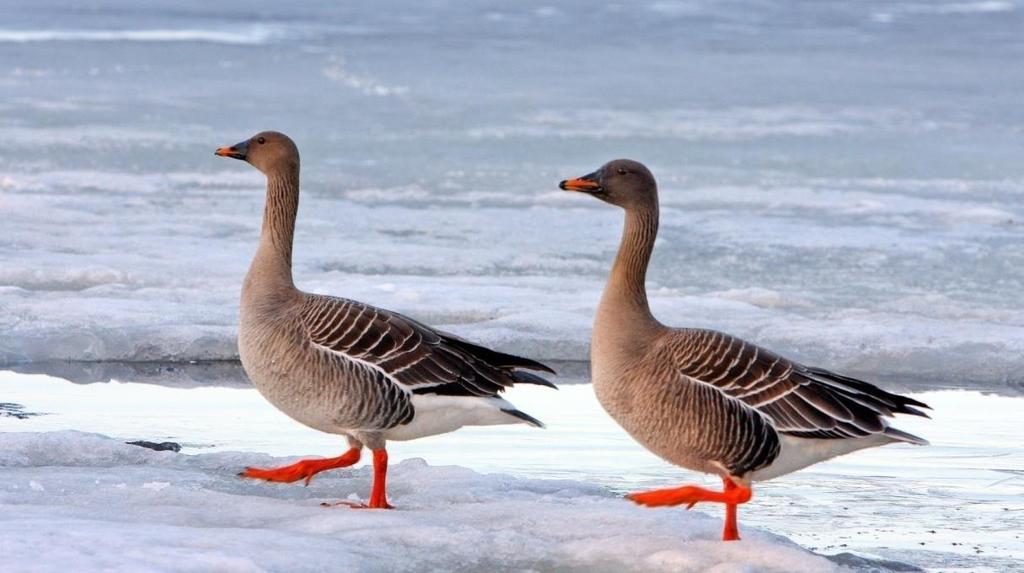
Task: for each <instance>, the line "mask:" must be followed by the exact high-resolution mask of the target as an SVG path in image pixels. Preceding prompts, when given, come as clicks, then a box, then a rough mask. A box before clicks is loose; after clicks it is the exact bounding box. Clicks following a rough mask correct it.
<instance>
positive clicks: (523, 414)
mask: <svg viewBox="0 0 1024 573" xmlns="http://www.w3.org/2000/svg"><path fill="white" fill-rule="evenodd" d="M501 411H502V412H505V413H506V414H508V415H509V416H513V417H516V418H519V419H520V420H522V421H524V422H526V423H527V424H530V425H531V426H534V427H536V428H543V427H544V422H541V421H540V420H538V419H537V418H534V417H533V416H531V415H529V414H527V413H526V412H522V411H520V410H515V409H511V410H506V409H504V408H503V409H502V410H501Z"/></svg>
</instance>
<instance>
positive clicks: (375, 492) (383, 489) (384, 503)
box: [369, 448, 393, 509]
mask: <svg viewBox="0 0 1024 573" xmlns="http://www.w3.org/2000/svg"><path fill="white" fill-rule="evenodd" d="M387 478H388V451H387V450H385V449H384V448H381V449H379V450H373V488H372V489H371V490H370V504H369V506H370V507H371V508H375V509H393V507H392V505H391V504H390V503H388V496H387Z"/></svg>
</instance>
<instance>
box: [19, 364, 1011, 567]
mask: <svg viewBox="0 0 1024 573" xmlns="http://www.w3.org/2000/svg"><path fill="white" fill-rule="evenodd" d="M207 375H208V372H200V373H199V374H198V375H197V377H198V378H202V377H203V376H207ZM168 377H172V375H170V376H168ZM156 380H159V377H156V376H154V377H150V378H149V382H151V383H147V384H144V383H137V382H135V383H128V382H117V381H112V382H109V383H94V384H74V383H71V382H69V381H66V380H63V379H60V378H54V377H50V376H46V375H25V374H18V373H13V372H5V373H0V395H3V396H5V399H6V400H9V401H11V402H14V403H17V404H19V405H20V406H22V410H21V411H22V412H28V413H32V414H38V415H35V416H31V417H23V418H15V417H10V416H8V417H5V416H3V415H2V412H0V432H6V433H5V434H0V476H3V480H0V481H2V482H3V483H4V484H5V486H4V487H5V488H6V489H4V490H3V495H4V497H3V498H2V503H3V504H4V510H5V511H4V512H3V515H5V516H10V517H6V518H0V527H6V528H10V529H9V530H17V529H20V528H23V527H26V526H27V525H28V523H30V522H31V523H32V524H37V525H38V526H39V527H41V530H40V532H39V533H38V535H39V536H41V537H42V538H45V537H46V536H47V535H49V534H50V532H51V529H50V528H52V527H55V525H54V524H53V523H50V522H51V521H52V520H55V519H56V518H58V517H68V518H74V519H75V520H76V522H75V523H76V525H75V528H76V531H78V530H79V529H80V530H81V532H82V533H81V535H82V536H84V538H83V540H82V541H81V543H82V545H83V546H87V545H89V544H90V543H99V544H102V546H104V547H114V546H117V544H119V543H129V544H133V545H134V544H143V546H144V547H143V548H141V549H138V551H140V552H141V553H139V554H138V556H137V557H132V559H136V558H137V559H139V561H138V562H139V563H144V562H146V561H145V559H146V555H147V554H148V553H147V551H149V549H146V548H152V551H153V552H154V553H152V554H148V555H161V554H163V552H164V551H167V552H170V553H171V554H172V555H176V554H177V553H176V552H177V551H180V550H182V549H181V546H182V545H184V546H191V544H193V543H195V542H196V540H195V536H196V535H198V534H196V533H195V532H191V531H190V529H189V528H192V527H200V528H214V529H215V533H212V534H211V535H213V536H214V537H213V538H214V539H224V540H225V542H226V543H227V540H231V541H230V543H228V546H227V547H224V548H221V549H220V550H219V551H217V552H212V553H210V554H209V556H210V557H211V558H212V557H214V556H215V557H217V558H218V559H241V558H242V557H244V556H247V555H249V554H248V553H246V550H245V547H246V545H247V544H248V543H250V542H252V543H259V544H263V543H265V542H266V543H270V545H269V547H273V548H276V547H277V543H284V542H285V541H284V540H285V539H288V540H292V541H289V542H294V543H297V544H298V545H297V546H299V547H307V546H308V547H310V550H312V551H317V550H319V549H318V548H320V547H323V546H324V545H323V544H328V543H329V542H332V541H331V540H333V542H337V541H338V540H339V539H340V540H341V541H342V542H344V543H346V544H347V543H353V542H354V541H355V538H354V537H352V536H353V535H355V534H356V532H358V533H359V535H361V536H369V535H370V534H369V533H367V531H369V530H372V529H373V528H377V527H384V528H393V529H398V530H400V531H403V532H407V534H408V535H413V536H414V538H415V539H417V540H419V541H413V540H408V539H404V536H403V540H402V541H400V542H397V543H394V544H392V545H390V546H388V547H390V549H387V548H386V547H385V545H386V543H387V541H386V540H380V541H379V545H374V544H372V543H371V545H369V546H368V548H367V547H363V548H361V549H359V550H356V549H354V548H351V547H348V546H347V545H346V546H345V547H346V548H345V549H335V550H334V553H337V554H338V558H339V559H352V560H353V561H352V563H353V565H352V566H353V567H356V566H357V565H356V564H358V566H359V567H365V568H369V569H371V570H372V569H374V568H376V567H378V566H379V567H381V568H382V569H385V570H386V569H388V568H389V567H392V565H393V564H394V563H398V562H401V560H403V559H410V557H409V556H410V555H414V554H415V555H420V553H418V552H421V551H426V552H429V553H432V555H431V556H430V557H429V559H435V560H439V561H423V562H421V563H425V564H427V565H425V566H428V567H434V566H437V567H440V568H445V565H444V564H445V563H448V564H449V566H456V565H457V566H456V568H458V567H463V568H466V569H479V570H484V569H491V568H496V569H499V570H519V569H523V568H529V567H534V568H535V569H537V570H581V571H583V570H594V569H595V568H596V569H597V570H600V569H601V568H602V567H605V568H607V570H610V571H611V570H637V571H650V570H666V571H679V570H682V571H689V570H694V571H703V570H706V569H708V568H710V567H712V566H713V565H716V564H724V563H731V564H732V565H731V566H739V564H744V565H746V566H749V567H750V569H742V568H740V569H735V570H743V571H745V570H754V571H798V570H807V571H822V570H827V569H828V568H829V567H831V566H832V563H831V562H826V561H821V560H818V561H816V560H813V559H811V557H810V556H808V555H806V554H802V553H800V552H799V551H796V550H794V549H793V546H792V545H790V544H789V542H786V541H784V540H781V539H780V538H778V537H775V535H778V536H784V537H785V538H788V539H789V540H792V542H796V543H798V544H800V545H801V546H803V547H806V548H808V549H810V550H812V551H816V552H819V553H822V554H826V555H830V556H832V558H833V559H837V560H838V561H839V562H841V563H845V562H847V561H846V560H845V559H848V558H849V557H850V555H844V554H848V553H853V554H854V555H857V556H860V557H863V558H865V561H863V562H856V564H857V565H858V566H857V567H855V569H857V570H861V571H871V570H874V571H888V570H900V569H899V568H898V567H896V568H895V569H893V568H890V567H885V566H883V565H881V564H880V560H887V561H891V562H894V563H896V564H903V565H905V566H908V567H910V566H912V567H913V568H912V569H910V570H926V571H1007V570H1012V569H1013V567H1016V566H1017V565H1019V563H1020V560H1021V559H1024V538H1022V536H1024V533H1022V531H1024V504H1022V503H1021V500H1022V499H1024V480H1022V477H1024V440H1022V438H1021V436H1020V430H1019V421H1018V413H1019V411H1020V408H1021V407H1022V406H1024V400H1022V398H1021V397H1019V396H999V395H993V394H983V393H979V392H976V391H967V390H942V391H924V392H921V391H917V390H915V391H914V392H913V394H912V395H913V396H914V397H916V398H918V399H921V400H924V401H926V402H927V403H929V404H931V405H932V406H933V407H934V408H935V412H934V419H933V420H924V419H916V418H904V419H901V420H899V422H898V426H899V427H900V428H902V429H905V430H907V431H910V432H913V433H915V434H918V435H922V436H925V437H927V438H928V439H930V440H931V441H932V446H930V447H913V446H909V445H893V446H887V447H885V448H878V449H874V450H868V451H863V452H858V453H855V454H851V455H850V456H847V457H843V458H839V459H836V460H833V461H830V462H827V463H824V464H820V465H818V466H815V467H813V468H810V469H808V470H805V471H802V472H798V473H796V474H791V475H789V476H785V477H783V478H780V479H777V480H774V481H771V482H767V483H764V484H758V486H757V487H756V489H755V497H754V500H753V501H752V502H751V503H749V504H747V505H746V506H744V507H743V508H742V509H741V511H740V520H741V528H742V529H743V533H744V536H745V537H744V539H745V540H753V541H754V542H756V543H763V544H764V546H762V547H755V548H751V547H750V546H745V547H744V548H743V549H728V548H722V547H721V546H718V545H715V543H712V542H713V541H714V540H716V539H718V537H719V536H720V534H721V533H720V524H721V517H722V515H721V514H722V510H721V508H720V507H715V506H707V507H701V506H698V507H697V509H695V510H694V511H693V512H689V513H687V512H685V511H683V510H682V509H681V508H675V509H660V510H647V509H641V508H637V507H633V506H632V504H630V503H629V502H627V501H625V500H623V499H621V497H620V496H621V494H623V493H625V492H628V491H633V490H637V489H644V488H655V487H665V486H671V485H679V484H682V483H687V482H691V483H692V482H697V483H702V484H706V485H708V486H712V487H713V486H716V485H717V484H716V481H715V480H714V479H713V478H711V477H710V476H703V475H698V474H693V473H691V472H687V471H685V470H681V469H679V468H675V467H673V466H670V465H668V464H666V463H664V462H662V461H661V460H659V459H658V458H656V457H654V456H653V455H651V454H649V453H648V452H646V451H645V450H643V449H642V448H641V447H639V446H638V445H636V444H635V443H634V442H633V441H632V440H631V439H630V438H629V437H628V436H627V435H626V434H625V433H624V432H623V431H622V430H621V429H619V428H618V426H616V425H615V424H614V422H612V421H611V420H610V419H609V418H608V417H607V416H606V415H605V414H604V412H603V411H602V410H601V409H600V406H599V405H598V404H597V402H596V400H595V398H594V396H593V393H592V391H591V389H590V386H589V385H587V384H574V383H573V382H576V381H578V379H577V378H574V377H569V378H568V379H563V382H564V384H563V386H562V388H561V389H560V390H559V391H557V392H555V391H552V390H549V389H544V388H526V387H524V388H517V389H515V390H514V391H512V392H511V393H510V395H509V398H510V399H511V400H512V401H513V402H514V403H515V404H516V405H517V406H519V407H520V408H522V409H523V410H524V411H526V412H529V413H530V414H532V415H534V416H537V417H538V418H540V419H542V420H544V421H545V422H546V423H547V424H548V428H547V429H546V430H537V429H532V428H527V427H519V426H515V427H491V428H467V429H464V430H461V431H459V432H456V433H454V434H448V435H444V436H438V437H434V438H430V439H425V440H420V441H416V442H407V443H397V442H396V443H393V444H391V446H390V447H389V451H390V454H391V459H392V461H393V462H396V463H397V464H398V465H397V467H396V469H395V472H394V477H393V479H391V480H390V482H389V483H390V488H391V495H392V499H391V501H392V502H393V503H394V504H396V505H397V506H398V507H399V508H400V510H401V511H399V512H397V513H398V517H394V518H392V517H386V518H384V517H363V516H364V515H365V514H363V513H361V512H359V513H358V514H355V515H353V516H352V517H348V516H347V515H346V516H344V517H337V516H336V514H335V513H331V512H330V511H329V510H320V508H318V507H317V503H319V502H321V501H324V500H331V499H344V498H346V497H349V496H362V497H365V496H366V495H367V494H368V491H369V469H368V468H367V467H366V464H365V463H363V464H360V466H361V467H360V468H359V469H356V470H353V471H347V470H339V471H335V472H330V473H329V474H323V475H321V476H319V477H317V478H315V479H314V480H313V485H311V486H310V487H309V488H302V487H301V486H299V485H294V484H293V485H290V486H283V485H270V484H252V483H246V482H242V481H240V478H236V477H234V476H235V473H237V472H238V471H239V470H240V469H241V468H243V467H245V466H246V465H272V464H283V463H285V462H286V461H288V460H286V459H279V458H281V457H282V456H287V457H288V459H295V458H294V456H299V455H303V456H336V455H338V454H339V453H340V452H341V450H342V449H343V448H344V443H343V441H342V440H340V439H339V438H337V437H335V436H330V435H326V434H321V433H319V432H315V431H313V430H310V429H307V428H305V427H303V426H300V425H298V424H296V423H295V422H292V421H291V420H289V419H288V418H286V417H285V416H284V415H283V414H281V413H279V412H277V411H276V410H274V409H273V408H272V407H271V406H270V405H268V404H267V403H266V402H264V401H263V399H262V398H261V397H260V396H259V395H258V393H257V392H255V391H254V390H252V389H251V388H247V387H245V386H244V385H242V384H237V383H226V381H227V380H230V377H228V376H226V375H225V376H222V377H221V380H222V382H220V383H219V384H218V385H216V386H198V385H196V384H183V383H180V380H179V383H177V384H176V385H174V386H162V385H157V384H153V383H152V382H155V381H156ZM236 380H237V379H236ZM71 429H74V430H77V431H80V432H90V433H95V434H102V436H100V435H93V434H89V435H86V434H79V433H69V431H68V430H71ZM139 439H144V440H149V441H156V442H162V441H174V442H177V443H180V444H181V445H182V446H183V449H182V453H181V454H176V455H175V454H163V453H161V454H157V453H154V452H149V451H148V450H142V449H141V448H135V447H129V446H126V445H123V442H124V441H130V440H139ZM269 456H274V458H271V457H269ZM420 458H422V459H425V460H426V461H427V463H429V464H430V465H429V466H426V465H424V463H423V462H422V461H418V460H419V459H420ZM33 483H35V484H38V485H36V486H33V485H32V484H33ZM39 487H43V488H46V489H45V491H49V492H51V493H53V492H55V491H59V492H60V493H59V495H52V496H49V497H48V496H46V495H43V494H42V493H40V492H41V491H43V490H38V488H39ZM111 488H122V489H123V488H130V489H129V493H130V496H128V497H123V498H118V497H117V494H118V492H117V491H112V490H111ZM121 493H122V494H123V493H125V492H121ZM282 500H283V501H282ZM111 504H113V507H110V505H111ZM209 504H216V505H217V507H218V508H219V509H218V511H217V512H216V515H215V516H210V515H207V514H206V513H208V512H204V511H203V510H202V509H201V508H196V507H193V506H195V505H199V506H205V505H209ZM68 506H71V507H72V509H69V508H68ZM97 506H100V507H102V508H103V511H102V512H101V513H102V515H100V516H97V515H95V514H94V513H93V512H91V511H90V510H89V508H94V507H97ZM317 511H322V512H321V513H317ZM511 514H515V515H516V517H515V518H514V519H513V518H512V517H510V515H511ZM703 514H707V515H710V517H709V518H705V517H704V516H703ZM33 516H34V517H33ZM86 516H88V519H85V517H86ZM33 519H34V521H33ZM79 519H82V520H84V521H81V522H79V521H77V520H79ZM364 519H365V520H366V521H361V520H364ZM254 521H258V522H260V523H263V524H264V525H261V526H259V527H257V526H255V525H253V522H254ZM278 521H280V524H278ZM267 522H270V523H272V524H273V525H267V524H266V523H267ZM62 523H63V522H62ZM481 523H486V526H485V527H483V529H482V530H478V529H479V528H480V527H481V525H480V524H481ZM150 527H152V528H153V529H152V530H149V529H148V528H150ZM538 527H539V528H540V529H539V530H538V529H537V528H538ZM97 528H98V529H97ZM231 528H243V531H242V532H241V533H239V535H238V536H237V537H234V538H233V537H231V533H230V531H235V530H234V529H231ZM253 528H255V530H253ZM464 528H470V529H474V530H476V531H475V532H474V533H473V534H472V536H471V537H470V538H469V539H468V540H466V543H465V545H463V544H462V543H456V542H454V541H451V540H452V539H461V538H462V536H463V535H464V532H463V529H464ZM282 530H283V533H284V534H287V536H286V537H282V538H281V539H278V540H277V541H266V540H268V539H270V538H272V536H273V532H281V531H282ZM129 531H131V532H132V533H131V535H130V536H127V537H125V536H126V535H128V532H129ZM204 531H205V529H204ZM387 531H390V529H387ZM431 532H433V533H431ZM203 535H206V534H205V533H203ZM108 536H109V537H111V538H109V539H108V538H107V537H108ZM135 536H138V537H137V538H136V537H135ZM76 537H77V534H76ZM438 537H440V538H444V539H446V540H447V541H445V542H444V545H443V546H442V547H435V548H434V549H432V550H430V551H428V550H427V549H424V548H423V547H421V546H420V545H418V544H419V543H428V540H430V539H436V538H438ZM497 538H500V539H502V540H503V541H502V545H501V546H500V547H498V548H496V550H497V551H499V552H500V555H501V557H496V556H495V555H494V554H492V553H490V552H488V551H482V550H480V546H481V545H484V546H486V545H487V544H488V543H490V541H489V540H493V539H497ZM33 539H34V538H33ZM359 539H365V537H360V538H359ZM9 543H13V538H12V541H9ZM32 543H35V541H28V540H26V541H25V542H24V543H23V544H22V543H17V544H15V545H14V550H16V551H31V550H32V549H31V548H32ZM693 543H698V545H693ZM716 543H717V542H716ZM613 546H614V548H613ZM474 547H475V549H474ZM374 548H377V550H378V551H379V552H382V553H384V555H382V556H381V559H382V560H383V561H381V562H380V563H376V562H374V561H373V560H372V558H371V555H372V554H375V552H374ZM748 549H749V551H748ZM81 550H83V549H80V548H76V549H69V551H81ZM211 551H212V550H211ZM274 551H277V550H276V549H274ZM363 551H369V552H370V553H367V554H365V555H364V554H363ZM204 555H207V554H205V553H204ZM837 555H840V557H836V556H837ZM417 558H419V557H417ZM495 559H497V560H498V561H497V562H496V561H494V560H495ZM395 560H397V561H395ZM131 562H132V563H134V561H131ZM255 562H256V563H257V564H259V559H255ZM96 563H97V566H98V565H99V563H100V562H96ZM149 563H151V564H154V566H159V565H160V563H161V562H160V561H149ZM531 563H532V565H530V564H531ZM302 564H303V565H302V566H303V567H306V566H308V567H310V568H311V569H315V567H316V561H315V559H314V561H312V562H309V563H307V562H305V561H303V562H302ZM262 565H263V566H265V567H268V568H269V569H272V570H274V569H276V568H278V567H280V563H279V562H278V561H271V562H267V563H263V564H262ZM396 566H397V565H396ZM404 566H409V567H412V566H411V565H409V564H405V565H404ZM723 566H724V565H723ZM196 567H199V568H201V566H200V565H196ZM412 568H413V569H417V567H412ZM915 568H919V569H915ZM239 570H246V569H245V568H244V567H242V566H239ZM726 570H730V571H732V570H734V569H726Z"/></svg>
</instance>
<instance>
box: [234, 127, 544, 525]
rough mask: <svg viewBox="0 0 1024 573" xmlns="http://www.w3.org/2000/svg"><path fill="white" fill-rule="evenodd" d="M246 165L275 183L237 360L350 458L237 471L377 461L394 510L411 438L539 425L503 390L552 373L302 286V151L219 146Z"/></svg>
mask: <svg viewBox="0 0 1024 573" xmlns="http://www.w3.org/2000/svg"><path fill="white" fill-rule="evenodd" d="M215 154H216V155H219V156H222V157H230V158H234V159H240V160H242V161H245V162H248V163H249V164H250V165H252V166H253V167H255V168H256V169H258V170H259V171H261V172H262V173H263V174H264V175H265V176H266V180H267V195H266V204H265V207H264V210H263V227H262V230H261V232H260V240H259V246H258V247H257V249H256V254H255V256H254V257H253V260H252V264H251V266H250V267H249V272H248V274H246V276H245V281H244V283H243V285H242V297H241V311H240V316H239V333H238V352H239V356H240V357H241V360H242V366H243V367H244V369H245V372H246V374H247V375H248V376H249V378H250V379H251V380H252V382H253V384H254V385H255V386H256V388H257V390H259V392H260V393H261V394H262V395H263V397H264V398H266V399H267V401H269V402H270V403H271V404H272V405H274V406H275V407H276V408H278V409H279V410H281V411H282V412H284V413H285V414H286V415H288V416H289V417H291V418H292V419H294V420H295V421H297V422H299V423H302V424H304V425H306V426H309V427H310V428H313V429H316V430H319V431H321V432H327V433H330V434H336V435H341V436H344V437H345V438H346V439H347V442H348V450H347V451H345V453H343V454H342V455H341V456H339V457H336V458H329V459H307V460H301V461H299V462H296V463H293V464H291V465H287V466H284V467H278V468H269V469H263V468H252V467H250V468H245V470H244V471H243V472H241V473H240V474H239V475H241V476H243V477H246V478H254V479H262V480H267V481H271V482H295V481H298V480H305V483H306V484H309V482H310V480H311V479H312V478H313V476H314V475H316V474H318V473H320V472H323V471H326V470H330V469H334V468H342V467H347V466H351V465H353V464H355V463H357V462H358V461H359V459H360V455H361V452H362V450H363V447H364V446H365V447H367V448H369V449H370V450H371V451H372V453H373V485H372V487H371V493H370V498H369V502H368V503H366V504H362V503H348V502H341V504H342V505H349V506H350V507H356V508H376V509H389V508H391V507H392V506H391V505H390V504H389V503H388V499H387V493H386V478H387V466H388V455H387V449H386V444H387V441H388V440H412V439H416V438H422V437H425V436H432V435H436V434H442V433H446V432H451V431H454V430H456V429H458V428H461V427H463V426H485V425H496V424H517V423H521V424H529V425H532V426H536V427H542V426H543V424H541V422H540V421H539V420H537V419H536V418H534V417H532V416H530V415H528V414H526V413H524V412H522V411H520V410H518V409H517V408H516V407H515V406H513V405H512V404H511V403H509V402H508V401H506V400H505V399H504V398H502V397H501V396H500V395H499V394H500V393H501V392H502V391H503V390H505V389H506V388H508V387H510V386H512V385H514V384H517V383H523V384H538V385H541V386H548V387H552V388H554V387H555V386H554V384H552V383H551V382H549V381H547V380H545V379H544V378H542V377H540V376H538V375H536V374H532V373H530V372H528V371H529V370H534V371H540V372H547V373H550V374H554V371H553V370H551V369H550V368H548V367H547V366H545V365H543V364H541V363H539V362H535V361H533V360H529V359H526V358H520V357H518V356H513V355H510V354H504V353H501V352H497V351H494V350H491V349H488V348H485V347H483V346H480V345H477V344H474V343H472V342H469V341H467V340H464V339H462V338H459V337H458V336H455V335H452V334H449V333H446V332H442V331H440V330H436V329H433V328H431V327H429V326H426V325H425V324H423V323H421V322H418V321H416V320H414V319H412V318H409V317H407V316H404V315H401V314H399V313H397V312H393V311H389V310H385V309H382V308H377V307H374V306H371V305H369V304H365V303H361V302H358V301H355V300H349V299H345V298H337V297H333V296H325V295H319V294H310V293H306V292H302V291H301V290H299V289H297V288H296V287H295V283H294V282H293V280H292V243H293V238H294V231H295V217H296V214H297V211H298V206H299V151H298V148H297V147H296V145H295V143H294V142H293V141H292V140H291V139H290V138H289V137H288V136H286V135H284V134H282V133H279V132H274V131H265V132H261V133H258V134H256V135H254V136H252V137H251V138H249V139H248V140H245V141H243V142H241V143H237V144H235V145H232V146H229V147H221V148H219V149H217V150H216V152H215Z"/></svg>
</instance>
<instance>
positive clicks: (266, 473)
mask: <svg viewBox="0 0 1024 573" xmlns="http://www.w3.org/2000/svg"><path fill="white" fill-rule="evenodd" d="M359 452H360V448H351V449H349V450H348V451H347V452H345V453H344V454H342V455H340V456H338V457H336V458H327V459H323V460H301V461H298V462H295V463H294V464H292V465H290V466H283V467H280V468H271V469H260V468H245V471H243V472H242V473H240V474H238V475H240V476H242V477H247V478H255V479H263V480H267V481H276V482H287V483H291V482H293V481H299V480H300V479H305V480H306V485H309V482H310V480H312V479H313V476H315V475H316V474H318V473H320V472H322V471H326V470H333V469H335V468H346V467H348V466H351V465H353V464H355V463H356V462H358V461H359Z"/></svg>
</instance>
